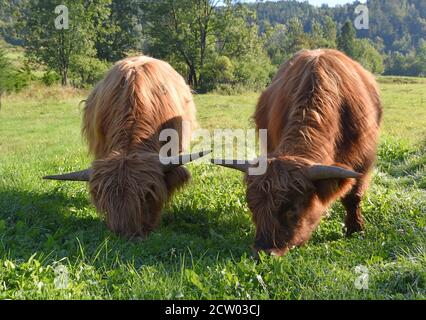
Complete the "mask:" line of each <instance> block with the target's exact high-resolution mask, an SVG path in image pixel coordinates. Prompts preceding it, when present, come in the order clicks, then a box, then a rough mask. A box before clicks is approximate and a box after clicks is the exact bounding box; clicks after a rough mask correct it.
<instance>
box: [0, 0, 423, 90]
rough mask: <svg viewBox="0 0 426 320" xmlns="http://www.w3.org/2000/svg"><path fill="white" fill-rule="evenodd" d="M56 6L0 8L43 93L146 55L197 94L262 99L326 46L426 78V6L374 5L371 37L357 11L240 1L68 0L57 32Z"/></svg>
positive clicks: (19, 1)
mask: <svg viewBox="0 0 426 320" xmlns="http://www.w3.org/2000/svg"><path fill="white" fill-rule="evenodd" d="M58 4H59V3H58V1H57V0H43V1H38V0H0V36H1V37H2V38H3V39H4V40H5V41H7V42H9V43H10V44H14V45H22V46H24V47H25V49H26V55H27V59H28V63H31V64H32V65H34V64H37V65H39V66H42V68H43V70H45V74H44V76H43V78H42V80H43V81H44V82H45V83H46V84H50V83H54V82H57V81H60V82H61V83H62V84H63V85H67V84H70V83H71V84H73V85H76V86H84V85H93V84H94V83H95V82H96V81H98V79H99V78H100V77H101V76H102V75H103V74H104V72H105V71H106V70H107V69H108V68H109V67H110V65H111V64H112V63H113V62H115V61H117V60H119V59H121V58H123V57H125V56H128V55H132V54H135V53H140V52H143V53H144V54H148V55H152V56H154V57H157V58H161V59H165V60H167V61H169V62H170V63H171V64H172V65H173V66H174V67H175V68H176V69H177V70H178V71H179V72H180V73H181V74H182V75H184V76H185V77H186V79H187V81H188V83H189V84H190V85H191V86H192V87H193V88H194V89H196V90H198V91H200V92H202V91H210V90H215V89H216V90H222V91H230V90H235V89H239V88H241V89H251V90H257V89H259V88H263V87H264V86H265V85H266V84H267V83H268V82H269V81H270V78H271V76H272V75H273V74H274V72H275V71H276V69H277V67H278V66H279V65H280V64H281V63H282V62H283V61H285V60H286V59H288V58H289V57H290V56H291V55H293V54H294V53H295V52H297V51H299V50H301V49H305V48H310V49H314V48H319V47H325V48H338V49H340V50H342V51H344V52H346V53H347V54H348V55H350V56H351V57H353V58H354V59H356V60H358V61H359V62H360V63H361V64H363V65H364V66H365V67H366V68H367V69H369V70H371V71H372V72H374V73H377V74H382V73H385V74H393V75H413V76H425V75H426V62H425V61H426V39H425V34H426V2H425V1H424V0H386V1H385V0H369V1H367V6H368V8H369V10H370V26H369V29H368V30H356V29H355V28H354V26H353V21H354V20H355V18H356V13H355V7H356V4H351V5H345V6H337V7H335V8H330V7H327V6H322V7H314V6H311V5H309V4H308V3H301V2H297V1H281V2H263V1H256V2H255V3H250V4H247V3H241V2H240V1H237V0H224V1H223V0H162V1H152V0H63V1H61V2H60V4H62V5H65V6H66V7H67V9H68V14H69V21H67V22H68V24H67V28H62V29H61V28H59V29H58V27H57V26H56V25H55V23H56V22H57V20H58V16H59V15H60V14H65V13H64V12H62V11H60V10H59V11H56V12H55V8H56V7H57V6H58ZM60 21H62V20H60ZM62 22H63V21H62ZM0 68H1V64H0ZM0 85H1V81H0Z"/></svg>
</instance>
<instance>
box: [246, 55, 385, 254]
mask: <svg viewBox="0 0 426 320" xmlns="http://www.w3.org/2000/svg"><path fill="white" fill-rule="evenodd" d="M381 116H382V107H381V103H380V96H379V91H378V88H377V84H376V81H375V79H374V77H373V76H372V75H371V74H370V73H369V72H367V71H366V70H364V69H363V68H362V67H361V66H360V65H359V64H358V63H356V62H354V61H353V60H351V59H350V58H348V57H347V56H346V55H344V54H343V53H341V52H339V51H336V50H325V49H324V50H314V51H308V50H304V51H301V52H299V53H298V54H296V55H295V56H294V57H293V58H292V59H291V60H289V61H288V62H286V63H285V64H284V65H283V66H282V67H281V69H280V70H279V72H278V74H277V75H276V77H275V78H274V79H273V81H272V84H271V85H270V86H269V87H268V88H267V89H266V90H265V91H264V92H263V94H262V96H261V97H260V99H259V102H258V105H257V108H256V112H255V115H254V119H255V122H256V125H257V128H258V129H267V130H268V151H269V152H270V154H271V155H272V160H271V161H270V165H269V168H268V171H267V173H266V174H265V175H264V176H259V177H247V178H246V180H247V184H248V192H247V201H248V203H249V206H250V208H251V211H252V212H253V220H254V222H255V224H256V226H257V235H256V247H258V248H259V249H265V250H270V249H274V250H278V253H279V254H282V253H284V252H285V251H287V250H288V249H289V248H291V247H293V246H298V245H301V244H303V243H304V242H306V241H307V240H308V239H309V237H310V235H311V233H312V231H313V230H314V229H315V227H316V226H317V225H318V224H319V222H320V220H321V217H322V215H323V213H324V211H325V210H326V208H327V207H328V206H329V205H330V203H331V202H332V201H334V200H336V199H337V198H339V197H343V199H344V204H345V199H347V198H348V197H355V199H356V200H355V204H353V205H352V206H351V205H348V206H346V208H347V211H348V216H347V221H346V222H347V223H346V224H347V227H348V233H352V232H355V231H359V230H358V229H361V228H362V223H363V221H362V215H361V212H360V210H359V208H358V207H357V208H352V207H353V206H354V205H358V206H359V201H360V199H361V197H362V195H363V193H364V190H365V189H366V188H367V186H368V173H369V171H370V170H371V167H372V165H373V163H374V160H375V156H376V148H377V138H378V132H379V127H380V122H381ZM314 164H322V165H337V166H341V167H344V168H347V169H351V170H354V171H357V172H359V173H362V174H363V175H364V176H363V178H361V179H359V180H358V181H355V180H353V179H345V180H324V181H320V182H312V181H310V179H309V178H308V177H307V175H306V170H305V169H306V168H307V167H309V166H311V165H314Z"/></svg>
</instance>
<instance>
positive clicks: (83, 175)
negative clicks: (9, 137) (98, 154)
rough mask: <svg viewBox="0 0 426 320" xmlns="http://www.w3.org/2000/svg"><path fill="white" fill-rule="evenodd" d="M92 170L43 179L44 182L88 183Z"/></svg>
mask: <svg viewBox="0 0 426 320" xmlns="http://www.w3.org/2000/svg"><path fill="white" fill-rule="evenodd" d="M92 173H93V170H92V169H86V170H83V171H78V172H71V173H66V174H62V175H55V176H47V177H44V178H43V179H45V180H58V181H83V182H86V181H90V176H91V175H92Z"/></svg>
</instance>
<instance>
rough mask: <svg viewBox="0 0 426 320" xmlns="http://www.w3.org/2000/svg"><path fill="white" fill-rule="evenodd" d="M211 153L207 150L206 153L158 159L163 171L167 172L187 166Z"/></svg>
mask: <svg viewBox="0 0 426 320" xmlns="http://www.w3.org/2000/svg"><path fill="white" fill-rule="evenodd" d="M211 152H212V150H208V151H201V152H196V153H192V154H182V155H179V156H174V157H160V162H161V166H162V168H163V171H164V172H168V171H170V170H172V169H174V168H177V167H180V166H183V165H185V164H188V163H190V162H192V161H195V160H198V159H200V158H202V157H204V156H206V155H208V154H209V153H211Z"/></svg>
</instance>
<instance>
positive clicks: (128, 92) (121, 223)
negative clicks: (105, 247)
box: [46, 56, 203, 237]
mask: <svg viewBox="0 0 426 320" xmlns="http://www.w3.org/2000/svg"><path fill="white" fill-rule="evenodd" d="M183 121H186V123H187V124H189V125H188V126H187V127H189V131H191V130H192V129H193V128H194V126H195V123H196V121H195V106H194V103H193V99H192V94H191V91H190V89H189V87H188V86H187V85H186V84H185V81H184V79H183V78H182V77H181V76H180V75H179V74H178V73H177V72H176V71H175V70H174V69H173V68H172V67H171V66H170V65H169V64H167V63H166V62H163V61H159V60H156V59H153V58H149V57H145V56H141V57H134V58H127V59H124V60H122V61H120V62H118V63H117V64H116V65H115V66H114V67H113V68H112V69H111V70H110V71H109V73H108V74H107V75H106V76H105V78H104V79H103V80H102V81H101V82H100V83H99V84H98V85H97V86H96V87H95V89H94V90H93V91H92V93H91V94H90V96H89V98H88V100H87V101H86V107H85V110H84V118H83V134H84V136H85V137H86V139H87V142H88V145H89V151H90V153H91V154H92V155H93V156H94V158H95V161H94V163H93V166H92V168H91V169H88V170H84V171H81V172H76V173H70V174H66V175H61V176H51V177H46V178H47V179H53V180H71V181H89V186H90V193H91V196H92V201H93V203H94V204H95V206H96V208H97V210H98V212H100V213H101V214H102V215H104V216H105V220H106V223H107V225H108V227H109V228H110V229H111V230H112V231H113V232H115V233H117V234H119V235H122V236H125V237H143V236H146V235H148V234H149V233H150V232H151V231H152V230H153V229H154V228H155V227H156V226H157V224H158V222H159V219H160V216H161V211H162V208H163V206H164V204H165V203H166V202H167V201H168V200H169V199H170V197H171V195H172V193H173V191H175V190H176V189H177V188H178V187H180V186H182V185H183V184H184V183H185V182H186V181H188V179H189V177H190V175H189V172H188V171H187V170H186V169H185V168H183V167H180V165H182V164H184V163H183V162H184V161H183V158H182V157H178V156H176V155H175V157H170V158H168V160H177V159H179V161H178V163H176V162H173V163H175V164H169V165H165V164H163V163H164V161H160V158H159V152H160V149H161V147H162V145H163V144H162V143H160V141H159V133H160V131H161V130H163V129H176V130H177V132H178V133H179V138H180V139H179V140H180V141H179V143H180V145H179V146H178V148H179V150H180V151H182V145H185V144H186V143H185V139H186V140H188V139H189V137H190V134H191V132H187V133H186V134H185V135H184V134H183V133H182V128H183V125H182V124H183ZM182 140H184V141H183V142H182ZM186 142H187V141H186ZM201 155H203V153H201V154H200V155H192V157H190V158H189V159H187V158H185V159H186V160H185V162H189V161H190V160H195V159H196V158H198V157H199V156H201ZM162 160H166V159H165V158H163V159H162Z"/></svg>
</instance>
